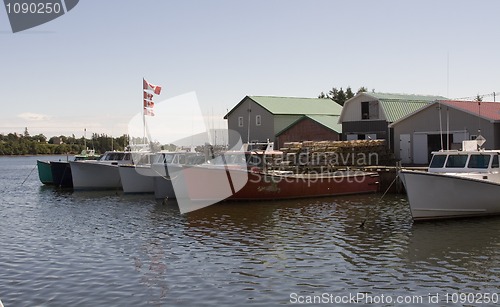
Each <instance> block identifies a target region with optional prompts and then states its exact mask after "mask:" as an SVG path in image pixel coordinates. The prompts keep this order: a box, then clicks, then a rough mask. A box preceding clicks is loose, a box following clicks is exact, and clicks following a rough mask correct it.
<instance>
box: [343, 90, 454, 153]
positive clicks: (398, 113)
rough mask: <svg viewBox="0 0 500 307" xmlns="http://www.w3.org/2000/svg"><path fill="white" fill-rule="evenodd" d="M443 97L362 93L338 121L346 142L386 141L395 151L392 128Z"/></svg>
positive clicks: (354, 98)
mask: <svg viewBox="0 0 500 307" xmlns="http://www.w3.org/2000/svg"><path fill="white" fill-rule="evenodd" d="M439 99H446V98H444V97H441V96H420V95H404V94H388V93H367V92H365V93H359V94H357V95H356V96H354V97H353V98H351V99H349V100H347V101H346V102H345V103H344V108H343V109H342V114H341V115H340V119H339V122H340V123H341V124H342V132H343V139H344V140H363V139H385V140H387V144H388V146H389V148H391V149H393V148H394V147H393V139H394V137H393V136H391V133H390V130H389V125H390V124H391V123H393V122H395V121H397V120H399V119H401V118H403V117H405V116H406V115H408V114H411V113H413V112H415V111H416V110H418V109H420V108H422V107H424V106H426V105H428V104H430V103H432V102H433V101H435V100H439Z"/></svg>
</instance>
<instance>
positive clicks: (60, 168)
mask: <svg viewBox="0 0 500 307" xmlns="http://www.w3.org/2000/svg"><path fill="white" fill-rule="evenodd" d="M99 158H100V155H97V154H96V153H95V151H94V150H89V149H86V150H83V151H82V152H81V153H80V154H78V155H75V158H74V159H73V160H74V161H83V160H97V159H99ZM50 170H51V172H52V179H53V184H54V185H56V186H57V187H61V188H72V187H73V176H72V174H71V167H70V165H69V161H50Z"/></svg>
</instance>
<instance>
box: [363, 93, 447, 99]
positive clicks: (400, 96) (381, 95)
mask: <svg viewBox="0 0 500 307" xmlns="http://www.w3.org/2000/svg"><path fill="white" fill-rule="evenodd" d="M364 94H366V95H369V96H372V97H375V98H376V99H379V100H386V99H387V100H404V101H434V100H445V99H447V98H445V97H443V96H433V95H413V94H392V93H369V92H365V93H364Z"/></svg>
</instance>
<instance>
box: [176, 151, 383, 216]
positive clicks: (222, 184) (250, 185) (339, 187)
mask: <svg viewBox="0 0 500 307" xmlns="http://www.w3.org/2000/svg"><path fill="white" fill-rule="evenodd" d="M275 155H281V152H280V151H274V150H272V149H269V148H267V149H263V150H250V151H248V150H247V151H232V152H225V153H224V154H222V155H220V156H218V157H216V158H215V159H212V160H211V161H209V162H207V163H204V164H201V165H195V166H186V165H181V166H178V165H173V166H171V167H169V172H170V177H171V178H172V184H173V187H174V190H175V193H176V195H177V200H178V204H179V208H180V210H181V213H185V212H189V211H193V210H197V209H200V208H202V207H206V206H208V205H211V204H214V203H216V202H219V201H222V200H236V201H239V200H257V201H258V200H281V199H294V198H310V197H324V196H336V195H348V194H360V193H373V192H377V191H378V188H379V175H378V173H376V172H363V171H352V170H338V171H331V172H329V171H325V172H309V173H299V172H293V171H289V170H280V169H269V168H268V167H267V165H266V161H268V160H272V159H273V156H275Z"/></svg>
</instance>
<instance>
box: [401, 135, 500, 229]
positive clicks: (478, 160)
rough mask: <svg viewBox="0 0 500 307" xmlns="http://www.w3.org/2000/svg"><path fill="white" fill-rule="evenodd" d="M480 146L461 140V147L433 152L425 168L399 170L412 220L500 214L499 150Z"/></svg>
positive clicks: (476, 142) (476, 143)
mask: <svg viewBox="0 0 500 307" xmlns="http://www.w3.org/2000/svg"><path fill="white" fill-rule="evenodd" d="M478 139H479V138H478ZM483 140H484V139H483ZM482 142H484V141H482ZM480 145H481V144H479V143H478V141H475V140H474V141H463V144H462V150H442V151H438V152H433V153H432V154H433V157H432V159H431V162H430V164H429V168H428V171H411V170H402V171H401V172H400V177H401V179H402V182H403V184H404V186H405V188H406V191H407V197H408V202H409V205H410V209H411V214H412V217H413V220H415V221H420V220H432V219H445V218H459V217H476V216H488V215H498V214H500V202H499V199H500V164H499V155H500V150H484V149H480Z"/></svg>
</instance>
